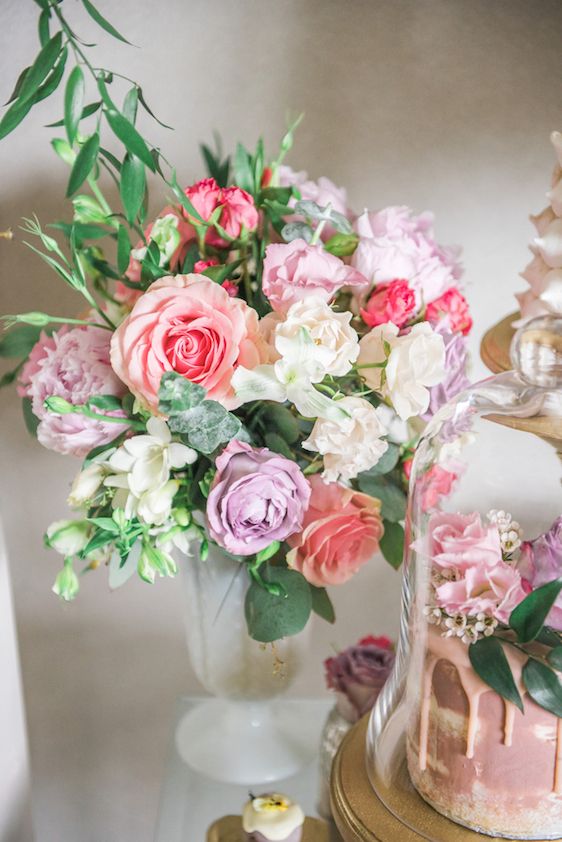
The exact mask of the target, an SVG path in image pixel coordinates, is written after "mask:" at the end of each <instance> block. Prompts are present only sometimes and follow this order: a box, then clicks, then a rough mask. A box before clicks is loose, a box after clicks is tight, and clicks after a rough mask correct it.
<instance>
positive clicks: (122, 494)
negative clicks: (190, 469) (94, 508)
mask: <svg viewBox="0 0 562 842" xmlns="http://www.w3.org/2000/svg"><path fill="white" fill-rule="evenodd" d="M146 427H147V430H148V434H147V435H140V436H133V438H130V439H127V441H125V442H124V443H123V444H122V445H121V447H119V448H117V450H116V451H114V453H112V455H111V456H110V458H109V459H108V460H107V462H106V465H107V467H108V469H109V470H111V471H113V472H114V473H113V474H112V475H110V476H108V477H106V479H105V480H104V484H105V485H107V486H110V487H114V488H117V489H118V492H117V493H116V494H115V496H114V498H113V505H114V506H115V507H118V508H123V509H124V510H125V515H126V517H127V518H130V517H133V516H134V515H138V517H139V518H141V519H142V520H144V521H145V523H155V524H159V523H164V522H165V521H166V520H167V519H168V518H169V516H170V512H171V507H172V500H173V498H174V495H175V494H176V492H177V490H178V487H179V486H178V483H177V481H176V480H171V479H170V470H171V469H172V468H175V469H180V468H183V467H185V466H186V465H191V464H193V462H195V461H196V459H197V453H196V451H195V450H193V449H192V448H191V447H187V445H185V444H181V443H179V442H174V441H172V436H171V433H170V430H169V429H168V425H167V424H166V422H165V421H163V420H162V419H161V418H150V419H149V421H148V423H147V425H146Z"/></svg>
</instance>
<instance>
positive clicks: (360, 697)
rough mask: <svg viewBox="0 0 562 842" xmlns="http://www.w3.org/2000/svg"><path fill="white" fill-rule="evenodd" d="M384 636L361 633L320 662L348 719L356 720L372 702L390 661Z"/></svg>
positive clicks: (378, 690) (391, 661)
mask: <svg viewBox="0 0 562 842" xmlns="http://www.w3.org/2000/svg"><path fill="white" fill-rule="evenodd" d="M394 657H395V655H394V650H393V647H392V643H391V641H390V640H389V639H388V638H387V637H365V638H363V639H362V640H360V641H359V643H357V645H356V646H350V647H349V648H348V649H344V650H343V652H339V653H338V654H337V655H336V656H335V657H333V658H328V660H327V661H325V662H324V667H325V669H326V682H327V684H328V687H329V688H330V690H335V691H336V692H337V694H338V700H337V707H338V710H339V712H340V713H341V715H342V716H343V717H344V718H345V719H347V720H348V722H357V720H358V719H360V718H361V717H362V716H363V714H365V713H367V712H368V711H369V710H371V708H372V707H373V705H374V704H375V702H376V700H377V697H378V695H379V693H380V691H381V690H382V688H383V686H384V683H385V681H386V679H387V678H388V676H389V675H390V671H391V670H392V666H393V664H394Z"/></svg>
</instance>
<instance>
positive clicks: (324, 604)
mask: <svg viewBox="0 0 562 842" xmlns="http://www.w3.org/2000/svg"><path fill="white" fill-rule="evenodd" d="M310 593H311V595H312V610H313V611H314V613H315V614H318V616H319V617H322V619H323V620H326V622H327V623H335V622H336V612H335V611H334V606H333V605H332V600H331V599H330V597H329V596H328V591H327V590H326V588H315V587H313V586H312V585H310Z"/></svg>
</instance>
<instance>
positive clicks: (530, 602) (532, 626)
mask: <svg viewBox="0 0 562 842" xmlns="http://www.w3.org/2000/svg"><path fill="white" fill-rule="evenodd" d="M561 590H562V577H561V578H559V579H554V580H553V581H552V582H548V583H547V584H546V585H542V586H541V587H540V588H536V590H534V591H531V593H530V594H528V595H527V596H526V597H525V599H524V600H523V601H522V602H520V603H519V605H518V606H517V607H516V608H514V609H513V611H512V612H511V614H510V617H509V625H510V626H511V628H512V629H513V631H514V632H515V633H516V634H517V638H518V640H519V643H529V642H530V641H531V640H535V638H536V637H537V635H538V634H539V632H540V631H541V629H542V627H543V626H544V623H545V620H546V618H547V616H548V614H549V613H550V609H551V608H552V606H553V605H554V603H555V602H556V599H557V597H558V594H559V593H560V591H561Z"/></svg>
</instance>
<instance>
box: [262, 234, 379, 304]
mask: <svg viewBox="0 0 562 842" xmlns="http://www.w3.org/2000/svg"><path fill="white" fill-rule="evenodd" d="M366 285H367V281H366V279H365V278H364V277H363V276H362V275H361V274H360V273H359V272H357V271H356V270H355V269H352V268H351V267H350V266H346V265H345V263H344V262H343V261H342V260H340V259H339V257H335V256H334V255H333V254H330V253H329V252H327V251H325V250H324V248H323V247H322V246H321V245H314V246H311V245H308V243H306V242H305V241H304V240H301V239H297V240H292V242H290V243H278V244H275V243H274V244H272V245H269V246H268V247H267V249H266V252H265V260H264V263H263V280H262V288H263V293H264V295H265V296H267V298H268V299H269V303H270V304H271V306H272V307H273V309H274V310H277V311H279V312H286V311H287V310H288V309H289V307H291V305H292V304H294V303H295V302H297V301H301V300H302V299H303V298H306V297H307V296H310V295H314V296H317V297H320V298H322V299H323V300H324V301H330V300H331V299H332V298H333V297H334V295H335V294H336V293H337V292H338V290H340V289H341V288H342V287H343V286H354V287H364V286H366Z"/></svg>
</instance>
